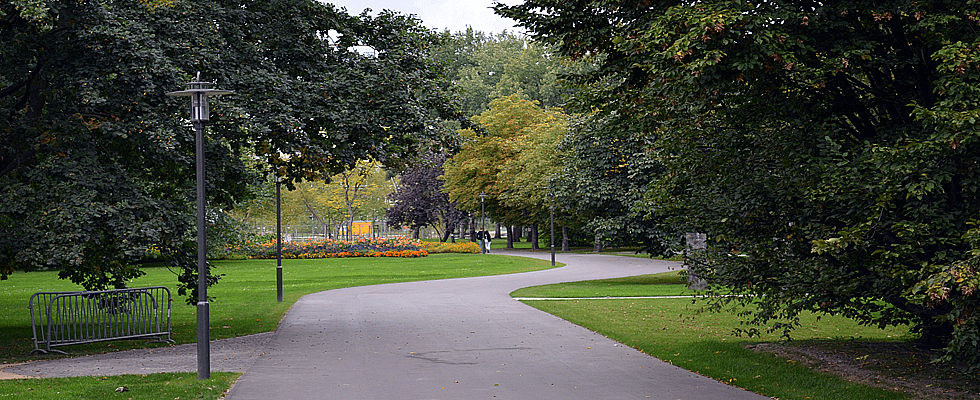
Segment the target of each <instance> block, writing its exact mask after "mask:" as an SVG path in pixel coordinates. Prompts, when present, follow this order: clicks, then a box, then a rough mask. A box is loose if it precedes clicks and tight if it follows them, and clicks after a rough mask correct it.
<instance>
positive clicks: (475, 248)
mask: <svg viewBox="0 0 980 400" xmlns="http://www.w3.org/2000/svg"><path fill="white" fill-rule="evenodd" d="M422 249H424V250H425V251H427V252H429V254H437V253H474V254H475V253H479V252H480V245H478V244H476V243H474V242H470V241H465V242H463V241H461V242H458V243H447V242H445V241H441V242H438V243H433V242H422Z"/></svg>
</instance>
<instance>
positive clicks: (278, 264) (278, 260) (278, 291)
mask: <svg viewBox="0 0 980 400" xmlns="http://www.w3.org/2000/svg"><path fill="white" fill-rule="evenodd" d="M276 299H277V301H279V302H280V303H282V180H280V179H279V175H276Z"/></svg>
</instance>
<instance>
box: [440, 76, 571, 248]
mask: <svg viewBox="0 0 980 400" xmlns="http://www.w3.org/2000/svg"><path fill="white" fill-rule="evenodd" d="M566 120H567V116H566V115H565V114H564V113H562V112H561V111H558V110H556V109H545V108H542V107H541V106H540V105H539V104H537V103H536V102H532V101H530V100H526V99H522V98H521V96H520V95H517V94H513V95H510V96H507V97H502V98H499V99H495V100H494V101H492V102H491V103H490V109H489V110H487V111H485V112H483V113H482V114H480V115H477V116H475V117H473V122H475V123H476V124H477V125H478V126H480V127H481V128H482V129H483V130H484V131H485V134H483V135H478V134H476V132H474V131H472V130H466V131H464V133H463V137H464V141H463V146H462V149H461V150H460V152H459V153H457V154H456V155H454V156H453V157H452V158H451V159H450V160H447V161H446V163H445V164H444V168H445V171H446V174H445V182H446V183H445V187H444V189H443V190H445V191H446V192H447V193H449V199H450V200H451V201H453V202H456V203H457V205H458V207H459V208H460V209H464V210H480V209H481V208H485V209H486V211H487V213H488V214H489V215H492V216H493V218H494V219H495V220H497V221H499V222H502V223H504V224H507V225H517V224H525V225H531V224H537V223H540V222H543V221H546V220H547V213H548V208H547V203H546V199H545V196H546V194H547V193H548V185H549V182H550V180H551V178H550V176H551V175H552V174H553V173H555V171H556V169H557V164H558V162H557V160H558V155H557V152H556V150H555V148H556V145H557V142H558V141H559V140H561V138H562V137H564V135H565V133H566V131H567V128H566ZM480 194H485V195H486V196H487V197H486V198H484V199H483V204H481V198H480V197H479V195H480ZM508 238H509V239H508V240H511V239H512V238H513V235H508ZM535 245H536V244H535Z"/></svg>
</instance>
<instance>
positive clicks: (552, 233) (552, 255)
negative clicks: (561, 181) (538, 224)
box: [548, 193, 555, 267]
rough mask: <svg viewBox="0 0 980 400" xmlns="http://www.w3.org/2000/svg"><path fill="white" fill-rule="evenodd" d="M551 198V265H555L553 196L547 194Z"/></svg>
mask: <svg viewBox="0 0 980 400" xmlns="http://www.w3.org/2000/svg"><path fill="white" fill-rule="evenodd" d="M548 197H550V198H551V266H552V267H554V266H555V196H554V195H552V194H551V193H549V194H548Z"/></svg>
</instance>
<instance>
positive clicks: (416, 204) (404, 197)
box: [385, 153, 466, 242]
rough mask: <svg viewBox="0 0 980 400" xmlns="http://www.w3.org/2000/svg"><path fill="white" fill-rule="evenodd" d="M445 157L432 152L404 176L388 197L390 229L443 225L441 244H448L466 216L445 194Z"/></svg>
mask: <svg viewBox="0 0 980 400" xmlns="http://www.w3.org/2000/svg"><path fill="white" fill-rule="evenodd" d="M445 162H446V157H445V156H444V155H442V154H436V153H429V154H428V155H427V156H425V157H424V158H423V159H422V160H421V162H420V164H419V165H417V166H415V167H414V168H411V169H409V170H407V171H405V172H404V173H403V174H402V175H401V180H400V183H399V185H398V190H396V191H394V192H393V193H391V194H390V195H389V196H388V199H389V200H391V201H392V204H391V207H389V208H388V210H387V211H386V212H385V217H386V219H387V223H388V226H399V227H400V226H408V227H410V228H412V230H413V232H418V229H419V228H422V227H424V226H430V225H431V226H434V227H436V229H437V230H438V227H437V224H439V223H440V222H441V223H442V226H443V230H442V235H441V241H443V242H445V241H446V240H447V239H448V238H449V236H450V235H452V234H453V230H454V229H455V227H456V225H458V224H459V222H460V221H461V220H462V219H463V218H465V217H466V213H465V212H462V211H460V210H458V209H456V204H455V203H454V202H451V201H449V195H447V194H446V193H445V192H443V190H442V189H443V185H444V183H443V181H442V180H441V179H440V177H442V166H443V164H444V163H445Z"/></svg>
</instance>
